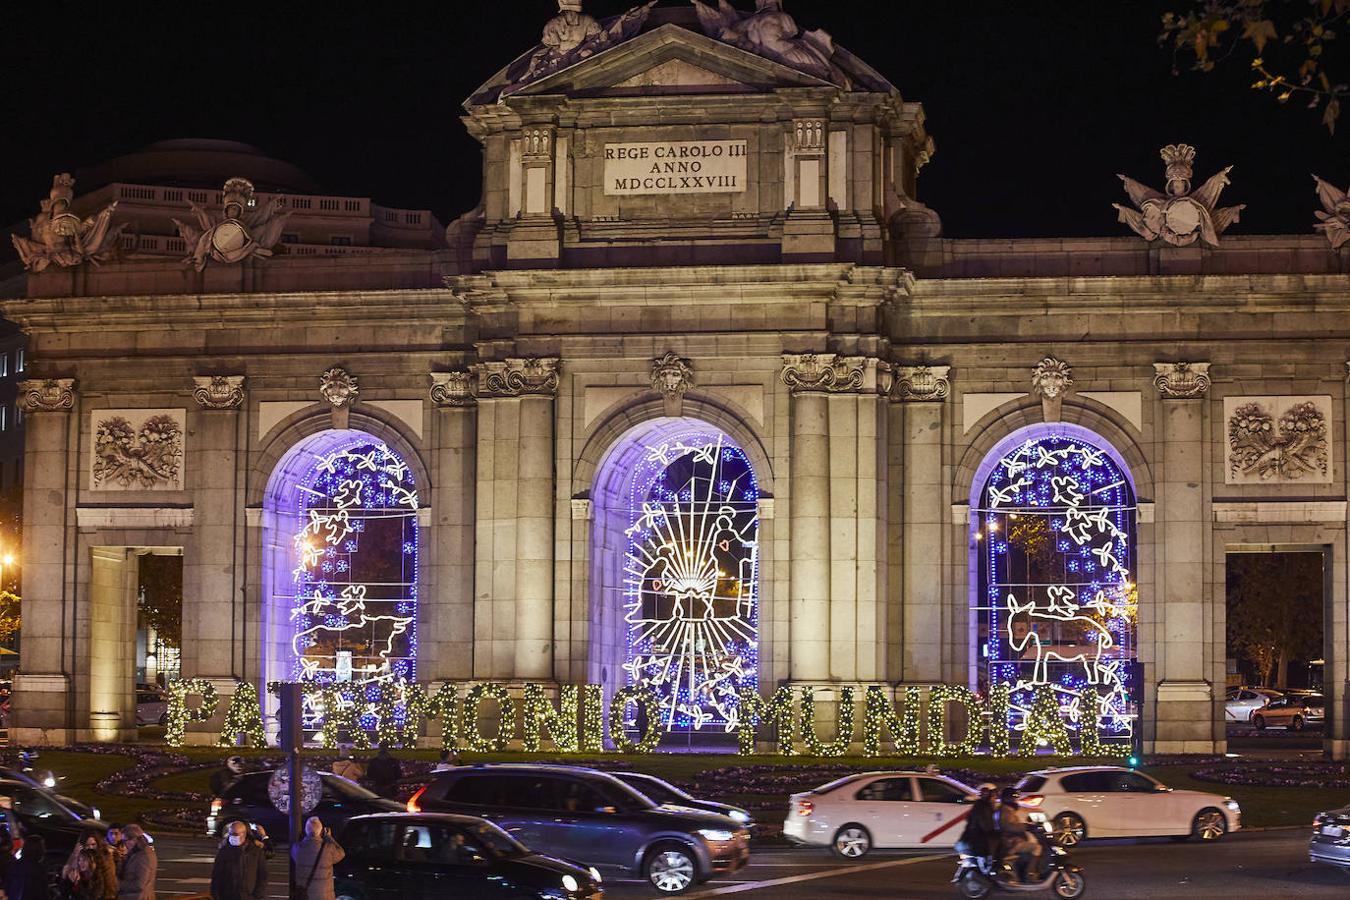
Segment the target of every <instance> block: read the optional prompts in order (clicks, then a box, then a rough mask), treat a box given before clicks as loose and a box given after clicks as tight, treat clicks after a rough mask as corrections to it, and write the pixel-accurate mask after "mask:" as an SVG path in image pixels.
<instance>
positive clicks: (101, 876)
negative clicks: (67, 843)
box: [61, 844, 117, 900]
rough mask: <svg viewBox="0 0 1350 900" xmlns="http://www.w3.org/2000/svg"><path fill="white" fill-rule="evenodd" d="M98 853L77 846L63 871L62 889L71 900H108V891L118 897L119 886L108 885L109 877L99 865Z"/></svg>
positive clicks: (81, 845)
mask: <svg viewBox="0 0 1350 900" xmlns="http://www.w3.org/2000/svg"><path fill="white" fill-rule="evenodd" d="M97 854H98V851H97V850H94V849H91V848H89V847H87V846H85V845H84V844H77V845H76V846H75V852H74V853H73V854H72V861H71V862H67V863H66V866H65V868H64V869H62V870H61V882H62V887H64V888H65V893H66V896H68V897H70V898H71V900H107V897H108V889H109V887H111V889H112V895H113V896H114V897H116V896H117V885H116V884H115V883H114V884H112V885H109V884H108V883H107V880H106V879H107V875H106V873H105V871H104V868H103V866H101V865H100V864H99V860H98V855H97Z"/></svg>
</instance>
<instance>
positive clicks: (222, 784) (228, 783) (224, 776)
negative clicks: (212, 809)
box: [211, 756, 244, 797]
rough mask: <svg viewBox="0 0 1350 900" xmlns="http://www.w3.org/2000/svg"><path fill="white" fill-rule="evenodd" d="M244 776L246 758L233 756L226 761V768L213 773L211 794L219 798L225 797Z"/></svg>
mask: <svg viewBox="0 0 1350 900" xmlns="http://www.w3.org/2000/svg"><path fill="white" fill-rule="evenodd" d="M243 774H244V758H243V757H242V756H231V757H230V758H229V759H227V760H225V768H223V769H217V770H216V771H214V772H212V773H211V793H212V794H213V795H215V796H217V797H224V796H225V792H226V791H228V790H229V789H230V788H231V787H233V786H234V783H235V782H236V781H238V780H239V778H240V776H242V775H243Z"/></svg>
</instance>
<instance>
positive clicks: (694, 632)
mask: <svg viewBox="0 0 1350 900" xmlns="http://www.w3.org/2000/svg"><path fill="white" fill-rule="evenodd" d="M600 481H601V483H602V484H603V485H612V486H613V488H612V489H613V493H610V491H611V489H609V488H602V490H601V499H602V505H601V510H602V512H603V518H602V520H601V521H600V522H598V523H597V524H599V525H600V526H601V527H600V529H599V530H598V532H597V539H598V540H599V542H600V546H601V548H602V550H603V548H604V547H605V546H610V547H613V549H614V550H615V551H617V552H616V553H614V554H613V558H614V559H615V562H617V563H618V566H617V567H616V570H609V571H604V572H602V574H601V577H602V578H603V579H604V581H606V582H611V583H610V584H606V585H604V586H603V588H602V594H601V596H602V597H603V598H604V600H603V602H616V601H617V602H618V603H621V604H622V623H621V625H620V629H619V630H621V631H622V642H623V646H622V653H621V654H616V655H620V657H621V660H622V663H621V664H622V668H623V677H622V680H623V682H624V683H626V684H629V685H638V684H641V685H646V686H648V687H650V688H651V689H652V690H653V691H654V692H655V693H656V695H657V696H658V697H659V698H660V700H661V708H662V722H663V723H664V725H665V727H666V730H668V731H682V732H707V733H713V734H725V733H728V732H730V731H734V729H735V725H736V723H737V722H738V716H737V698H738V696H739V693H740V691H741V690H742V689H755V688H757V687H758V683H759V485H758V483H757V481H756V478H755V473H754V470H753V468H752V467H751V464H750V461H749V459H748V458H747V457H746V454H745V452H744V451H743V450H741V448H740V447H738V446H736V444H735V443H734V442H733V441H732V440H731V438H729V437H728V436H727V435H726V434H724V433H722V432H721V431H719V430H718V429H716V428H714V427H712V426H709V425H705V424H703V423H701V422H697V421H694V420H688V419H664V420H659V421H657V422H653V423H649V424H648V425H647V426H643V427H640V428H639V429H637V430H635V431H634V432H630V433H629V434H628V435H627V436H625V438H623V439H622V440H621V441H620V442H619V443H618V444H617V445H616V446H615V448H614V449H613V450H612V451H611V452H610V453H609V455H608V457H607V460H606V463H605V465H604V467H603V470H602V473H601V478H600ZM612 582H618V583H617V584H614V583H612ZM597 636H598V635H597ZM616 637H617V635H616ZM602 652H603V651H602ZM630 724H631V723H630Z"/></svg>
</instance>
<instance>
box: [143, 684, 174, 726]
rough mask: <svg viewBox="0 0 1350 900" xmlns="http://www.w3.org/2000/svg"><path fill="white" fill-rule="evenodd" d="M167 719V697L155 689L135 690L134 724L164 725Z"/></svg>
mask: <svg viewBox="0 0 1350 900" xmlns="http://www.w3.org/2000/svg"><path fill="white" fill-rule="evenodd" d="M168 721H169V699H168V698H167V697H165V696H164V695H163V694H160V693H156V692H155V691H137V692H136V724H137V725H166V724H168Z"/></svg>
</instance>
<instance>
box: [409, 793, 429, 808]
mask: <svg viewBox="0 0 1350 900" xmlns="http://www.w3.org/2000/svg"><path fill="white" fill-rule="evenodd" d="M426 792H427V789H426V788H418V789H417V793H415V794H413V795H412V796H411V797H409V798H408V812H410V813H420V812H421V811H422V804H420V803H418V802H417V801H418V800H420V799H421V798H422V795H423V794H425V793H426Z"/></svg>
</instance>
